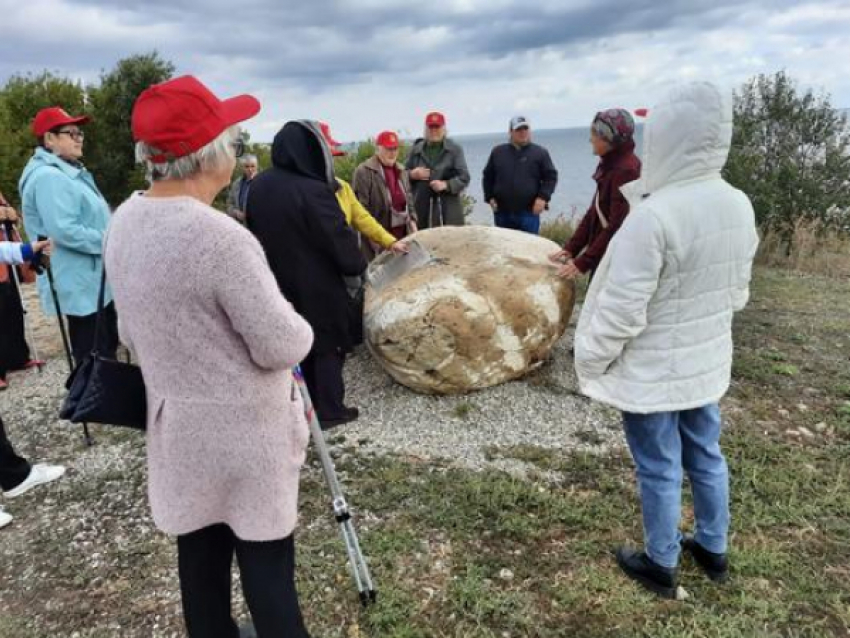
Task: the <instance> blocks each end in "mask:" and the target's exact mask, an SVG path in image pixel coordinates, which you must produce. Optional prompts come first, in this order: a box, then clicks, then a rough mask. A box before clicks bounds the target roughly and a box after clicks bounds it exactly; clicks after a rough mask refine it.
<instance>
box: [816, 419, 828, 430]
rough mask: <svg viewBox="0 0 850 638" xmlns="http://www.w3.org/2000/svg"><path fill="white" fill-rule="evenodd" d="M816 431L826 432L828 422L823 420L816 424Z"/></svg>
mask: <svg viewBox="0 0 850 638" xmlns="http://www.w3.org/2000/svg"><path fill="white" fill-rule="evenodd" d="M815 431H817V432H826V423H824V422H823V421H821V422H820V423H818V424H817V425H816V426H815Z"/></svg>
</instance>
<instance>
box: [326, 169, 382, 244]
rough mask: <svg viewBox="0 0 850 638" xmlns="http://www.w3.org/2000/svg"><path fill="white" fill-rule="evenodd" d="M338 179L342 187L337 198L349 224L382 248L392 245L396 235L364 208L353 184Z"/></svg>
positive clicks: (337, 193)
mask: <svg viewBox="0 0 850 638" xmlns="http://www.w3.org/2000/svg"><path fill="white" fill-rule="evenodd" d="M337 181H338V182H339V183H340V186H341V188H340V189H339V190H338V191H337V192H336V198H337V201H339V205H340V208H342V212H343V213H345V221H346V222H347V223H348V225H349V226H352V227H353V228H354V229H355V230H356V231H358V232H360V233H362V234H363V235H365V236H366V237H368V238H369V239H371V240H372V241H373V242H375V243H376V244H378V245H380V246H381V247H382V248H389V247H390V246H392V245H393V244H394V243H395V241H396V239H395V237H393V236H392V235H390V234H389V233H388V232H387V231H386V230H385V229H384V227H383V226H381V225H380V224H379V223H378V220H377V219H375V218H374V217H372V215H371V213H369V211H368V210H366V209H365V208H363V204H361V203H360V200H358V199H357V195H355V194H354V189H353V188H351V184H349V183H348V182H346V181H344V180H341V179H338V180H337Z"/></svg>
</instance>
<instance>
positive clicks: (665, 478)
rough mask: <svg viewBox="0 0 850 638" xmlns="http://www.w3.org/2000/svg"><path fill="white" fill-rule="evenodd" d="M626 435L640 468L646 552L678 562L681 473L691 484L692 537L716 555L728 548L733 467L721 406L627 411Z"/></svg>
mask: <svg viewBox="0 0 850 638" xmlns="http://www.w3.org/2000/svg"><path fill="white" fill-rule="evenodd" d="M623 423H624V426H625V430H626V439H627V440H628V443H629V449H630V450H631V453H632V457H633V458H634V461H635V466H636V468H637V478H638V486H639V489H640V499H641V509H642V512H643V529H644V542H645V551H646V553H647V555H648V556H649V558H651V559H652V560H653V561H655V562H656V563H657V564H659V565H661V566H662V567H667V568H674V567H676V565H677V564H678V561H679V552H680V542H681V540H682V535H681V532H680V531H679V521H680V518H681V512H682V478H683V471H684V473H687V475H688V478H689V479H690V482H691V490H692V493H693V499H694V518H695V519H696V525H695V530H694V538H695V540H696V541H697V543H699V544H700V545H701V546H702V547H704V548H705V549H706V550H708V551H709V552H713V553H715V554H723V553H725V552H726V545H727V537H728V532H729V470H728V468H727V466H726V459H725V458H724V457H723V453H722V452H721V451H720V429H721V418H720V407H719V406H718V405H717V404H712V405H707V406H705V407H702V408H697V409H695V410H686V411H683V412H657V413H654V414H633V413H628V412H624V413H623Z"/></svg>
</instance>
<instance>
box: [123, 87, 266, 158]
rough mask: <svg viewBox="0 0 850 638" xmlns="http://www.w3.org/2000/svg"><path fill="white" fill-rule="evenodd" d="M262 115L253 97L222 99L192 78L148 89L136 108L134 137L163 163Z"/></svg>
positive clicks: (195, 149)
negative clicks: (158, 151)
mask: <svg viewBox="0 0 850 638" xmlns="http://www.w3.org/2000/svg"><path fill="white" fill-rule="evenodd" d="M259 112H260V102H259V101H258V100H257V98H255V97H253V96H251V95H239V96H237V97H232V98H230V99H227V100H219V99H218V98H217V97H216V96H215V95H213V93H212V91H210V90H209V89H208V88H207V87H206V86H204V85H203V84H202V83H201V81H200V80H198V79H197V78H196V77H193V76H191V75H184V76H183V77H179V78H174V79H173V80H168V81H167V82H162V83H161V84H154V85H153V86H151V87H148V88H147V89H145V90H144V91H142V94H141V95H140V96H139V97H138V99H136V103H135V104H134V105H133V116H132V128H133V138H134V139H135V140H136V141H137V142H144V143H145V144H149V145H150V146H153V147H154V148H157V149H159V150H160V151H162V152H163V153H162V155H157V156H155V157H152V158H151V159H152V160H153V161H155V162H163V161H166V160H168V159H173V158H177V157H183V156H185V155H189V154H190V153H194V152H195V151H197V150H200V149H201V148H203V147H204V146H206V145H207V144H209V143H210V142H212V141H213V140H214V139H215V138H217V137H218V136H219V135H221V134H222V133H223V132H224V131H225V130H227V129H228V128H229V127H231V126H233V125H234V124H238V123H239V122H244V121H245V120H248V119H250V118H252V117H254V116H255V115H256V114H257V113H259Z"/></svg>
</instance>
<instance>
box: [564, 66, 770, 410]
mask: <svg viewBox="0 0 850 638" xmlns="http://www.w3.org/2000/svg"><path fill="white" fill-rule="evenodd" d="M731 140H732V96H731V94H730V93H726V92H723V91H721V90H719V89H718V88H717V87H716V86H715V85H713V84H710V83H706V82H702V83H694V84H688V85H684V86H681V87H679V88H676V89H674V90H673V91H672V92H671V93H670V95H669V96H668V97H667V99H666V100H665V101H664V102H663V103H661V104H659V105H658V106H656V107H655V108H653V109H652V110H650V113H649V120H648V122H647V125H646V129H645V131H644V151H643V155H642V160H643V173H642V176H641V179H639V180H637V181H635V182H631V183H630V184H626V185H625V186H624V187H623V188H622V189H621V191H622V192H623V194H624V195H625V197H626V199H627V200H628V201H629V203H630V205H631V213H630V214H629V216H628V217H627V218H626V221H625V223H624V224H623V226H622V227H621V228H620V231H619V232H618V233H617V234H616V235H615V237H614V239H613V240H612V241H611V243H610V244H609V247H608V251H607V253H606V255H605V257H604V258H603V260H602V262H601V264H600V265H599V269H598V271H597V273H596V276H595V278H594V280H593V283H592V284H591V286H590V290H589V291H588V295H587V300H586V301H585V304H584V308H583V310H582V313H581V317H580V318H579V323H578V328H577V331H576V337H575V365H576V371H577V373H578V377H579V383H580V386H581V389H582V392H584V393H585V394H586V395H588V396H589V397H591V398H593V399H596V400H598V401H601V402H603V403H607V404H610V405H612V406H614V407H616V408H619V409H620V410H624V411H626V412H637V413H642V414H646V413H651V412H667V411H678V410H688V409H692V408H697V407H701V406H704V405H707V404H709V403H713V402H716V401H718V400H720V398H721V397H722V396H723V395H724V394H725V393H726V391H727V389H728V388H729V382H730V378H731V371H732V350H733V347H732V316H733V314H734V313H735V312H737V311H738V310H741V309H742V308H743V307H744V306H745V305H746V303H747V300H748V298H749V284H750V275H751V271H752V262H753V257H754V256H755V252H756V248H757V246H758V235H757V234H756V226H755V217H754V214H753V207H752V205H751V204H750V200H749V199H748V198H747V196H746V195H745V194H744V193H742V192H741V191H739V190H737V189H735V188H733V187H732V186H730V185H729V184H727V183H726V182H725V181H724V180H723V179H722V178H721V176H720V169H721V168H722V167H723V165H724V164H725V162H726V158H727V156H728V154H729V147H730V144H731Z"/></svg>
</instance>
